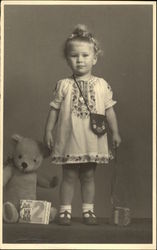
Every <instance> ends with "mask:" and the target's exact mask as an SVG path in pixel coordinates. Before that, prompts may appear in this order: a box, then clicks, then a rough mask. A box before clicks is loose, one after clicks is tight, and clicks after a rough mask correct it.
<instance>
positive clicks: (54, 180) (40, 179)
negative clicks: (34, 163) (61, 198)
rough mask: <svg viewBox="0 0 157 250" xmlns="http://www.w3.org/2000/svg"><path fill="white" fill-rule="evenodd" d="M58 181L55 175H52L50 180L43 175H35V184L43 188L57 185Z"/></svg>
mask: <svg viewBox="0 0 157 250" xmlns="http://www.w3.org/2000/svg"><path fill="white" fill-rule="evenodd" d="M58 182H59V180H58V177H57V176H53V177H52V180H50V181H49V180H47V179H46V178H45V177H43V176H39V175H38V176H37V185H38V186H40V187H43V188H54V187H56V186H57V185H58Z"/></svg>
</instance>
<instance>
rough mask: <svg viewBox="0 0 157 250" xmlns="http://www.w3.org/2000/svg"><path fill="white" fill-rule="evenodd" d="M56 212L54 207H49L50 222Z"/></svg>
mask: <svg viewBox="0 0 157 250" xmlns="http://www.w3.org/2000/svg"><path fill="white" fill-rule="evenodd" d="M56 214H57V209H56V208H55V207H51V210H50V222H52V221H53V220H54V219H55V217H56Z"/></svg>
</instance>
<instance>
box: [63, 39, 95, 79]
mask: <svg viewBox="0 0 157 250" xmlns="http://www.w3.org/2000/svg"><path fill="white" fill-rule="evenodd" d="M67 61H68V64H69V66H70V67H71V69H72V71H73V73H74V74H75V75H78V76H85V75H88V74H90V73H91V71H92V67H93V65H95V64H96V62H97V57H96V55H95V52H94V47H93V44H90V43H88V42H84V41H72V42H70V44H69V48H68V55H67Z"/></svg>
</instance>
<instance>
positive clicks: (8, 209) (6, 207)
mask: <svg viewBox="0 0 157 250" xmlns="http://www.w3.org/2000/svg"><path fill="white" fill-rule="evenodd" d="M18 218H19V214H18V211H17V209H16V207H15V206H14V204H12V203H11V202H9V201H7V202H5V203H4V204H3V219H4V221H5V222H7V223H16V222H17V221H18Z"/></svg>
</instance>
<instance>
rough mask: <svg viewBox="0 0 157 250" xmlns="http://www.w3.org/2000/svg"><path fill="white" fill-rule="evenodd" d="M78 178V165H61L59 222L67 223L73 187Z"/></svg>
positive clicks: (69, 217) (68, 222) (69, 216)
mask: <svg viewBox="0 0 157 250" xmlns="http://www.w3.org/2000/svg"><path fill="white" fill-rule="evenodd" d="M76 178H78V167H77V166H76V165H75V166H74V165H65V166H63V179H62V183H61V188H60V202H61V206H60V218H59V223H60V224H62V225H69V224H70V219H71V203H72V199H73V194H74V187H75V183H76Z"/></svg>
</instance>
